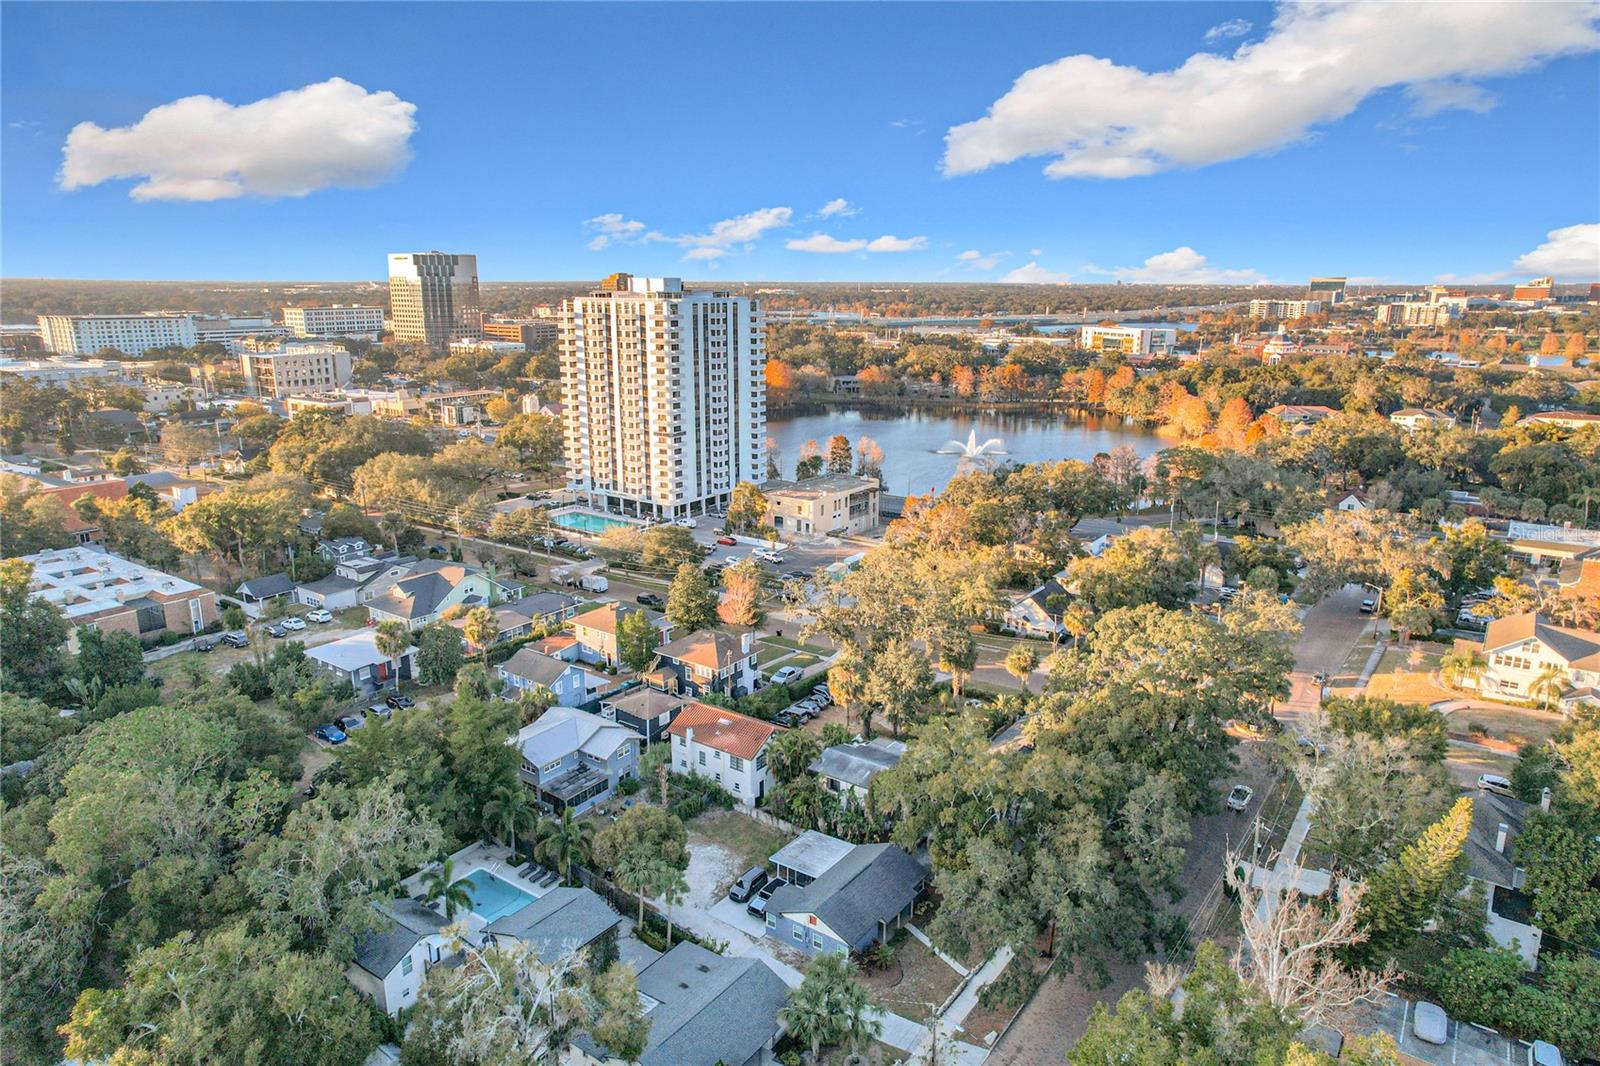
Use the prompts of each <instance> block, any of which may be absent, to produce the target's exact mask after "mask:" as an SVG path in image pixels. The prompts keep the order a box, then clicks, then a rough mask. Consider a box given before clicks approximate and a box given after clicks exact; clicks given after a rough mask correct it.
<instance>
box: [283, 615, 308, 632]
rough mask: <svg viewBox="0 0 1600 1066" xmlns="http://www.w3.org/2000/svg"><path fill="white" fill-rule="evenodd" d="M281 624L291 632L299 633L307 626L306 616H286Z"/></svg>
mask: <svg viewBox="0 0 1600 1066" xmlns="http://www.w3.org/2000/svg"><path fill="white" fill-rule="evenodd" d="M279 624H280V625H282V626H283V628H284V629H285V630H286V631H288V632H290V633H298V632H300V631H301V630H302V629H304V628H305V627H306V620H305V619H304V618H285V619H284V620H283V621H282V622H280V623H279Z"/></svg>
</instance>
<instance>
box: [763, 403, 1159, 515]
mask: <svg viewBox="0 0 1600 1066" xmlns="http://www.w3.org/2000/svg"><path fill="white" fill-rule="evenodd" d="M974 429H976V430H977V434H978V442H979V443H980V444H981V443H982V442H983V441H985V440H988V439H989V438H991V437H999V438H1000V439H1001V440H1002V441H1004V442H1005V443H1004V444H1003V445H1002V447H1003V448H1004V450H1005V454H1004V455H1002V456H1001V457H1000V458H1001V461H1006V460H1012V461H1015V462H1019V463H1036V462H1040V461H1042V460H1046V459H1050V460H1054V459H1082V460H1084V461H1086V462H1087V461H1088V460H1090V459H1092V458H1094V456H1095V455H1096V453H1098V452H1109V451H1111V450H1112V449H1114V448H1120V447H1122V446H1123V445H1124V444H1126V445H1129V446H1130V447H1132V448H1133V450H1134V451H1136V452H1138V453H1139V455H1140V456H1141V457H1143V456H1147V455H1153V454H1154V453H1156V452H1158V451H1160V450H1161V449H1163V448H1167V447H1171V445H1172V442H1171V441H1168V440H1164V439H1163V438H1162V437H1160V436H1158V435H1157V434H1156V433H1155V432H1154V431H1152V430H1148V429H1144V428H1141V427H1139V426H1132V425H1127V424H1125V423H1124V422H1123V421H1122V420H1121V419H1117V418H1105V417H1101V416H1098V415H1089V414H1077V415H1071V416H1069V415H1066V414H1057V413H1047V414H1028V413H1024V412H1016V411H960V412H957V411H951V410H949V409H947V408H911V409H909V410H899V411H892V410H887V409H883V408H876V407H830V406H807V407H794V408H790V409H788V410H786V411H784V412H783V413H782V414H780V415H778V416H775V417H773V418H770V419H768V421H767V435H768V436H770V437H772V438H773V440H775V441H776V442H777V445H778V461H779V463H780V465H781V466H782V473H783V476H784V477H793V476H794V464H795V461H796V460H798V459H799V458H800V446H801V445H802V444H804V443H805V442H806V441H808V440H812V439H815V440H816V442H817V443H818V444H819V445H821V446H822V452H823V454H824V455H826V454H827V451H828V438H829V437H832V436H833V435H834V434H835V433H843V434H844V435H845V436H847V437H849V438H850V443H851V445H852V446H854V444H855V442H856V440H857V438H859V437H861V436H863V435H864V436H868V437H871V438H872V439H873V440H875V441H877V442H878V445H879V447H881V448H882V449H883V481H884V485H883V488H884V491H885V492H888V493H891V494H893V495H897V496H900V495H912V494H918V495H921V494H926V493H927V492H929V491H930V490H938V489H942V488H944V486H945V484H946V483H947V482H948V481H949V480H950V478H951V477H953V476H954V475H955V472H956V464H957V463H959V462H960V456H957V455H941V454H939V451H938V449H940V448H943V447H944V446H945V442H946V441H951V440H956V441H965V440H966V439H967V435H968V434H969V433H971V432H972V431H973V430H974Z"/></svg>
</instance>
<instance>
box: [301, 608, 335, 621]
mask: <svg viewBox="0 0 1600 1066" xmlns="http://www.w3.org/2000/svg"><path fill="white" fill-rule="evenodd" d="M306 621H308V622H316V623H318V624H319V625H321V624H324V623H327V622H331V621H333V612H332V611H328V610H325V609H324V608H321V607H317V608H315V609H313V610H310V611H307V612H306Z"/></svg>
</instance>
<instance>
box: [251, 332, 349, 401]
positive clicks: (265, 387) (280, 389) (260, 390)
mask: <svg viewBox="0 0 1600 1066" xmlns="http://www.w3.org/2000/svg"><path fill="white" fill-rule="evenodd" d="M239 367H240V369H241V370H243V371H244V380H245V387H246V388H247V389H249V391H250V394H251V395H252V396H265V397H270V398H272V399H275V400H281V399H283V398H284V397H286V396H289V395H291V394H293V393H297V392H326V391H328V390H329V389H338V388H343V387H344V386H345V385H348V384H350V369H351V360H350V353H349V352H348V351H346V350H345V349H344V348H343V347H342V346H341V345H338V344H327V343H319V342H311V343H308V344H286V345H284V346H283V347H282V348H280V349H278V350H277V351H272V352H249V351H246V352H240V353H239Z"/></svg>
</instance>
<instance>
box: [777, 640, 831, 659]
mask: <svg viewBox="0 0 1600 1066" xmlns="http://www.w3.org/2000/svg"><path fill="white" fill-rule="evenodd" d="M760 643H762V644H776V645H778V646H779V647H782V648H788V649H789V650H791V651H805V652H810V653H811V654H812V655H826V654H828V649H827V648H819V647H817V646H816V645H815V644H802V643H800V642H799V641H798V640H795V639H794V638H792V637H762V638H760Z"/></svg>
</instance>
